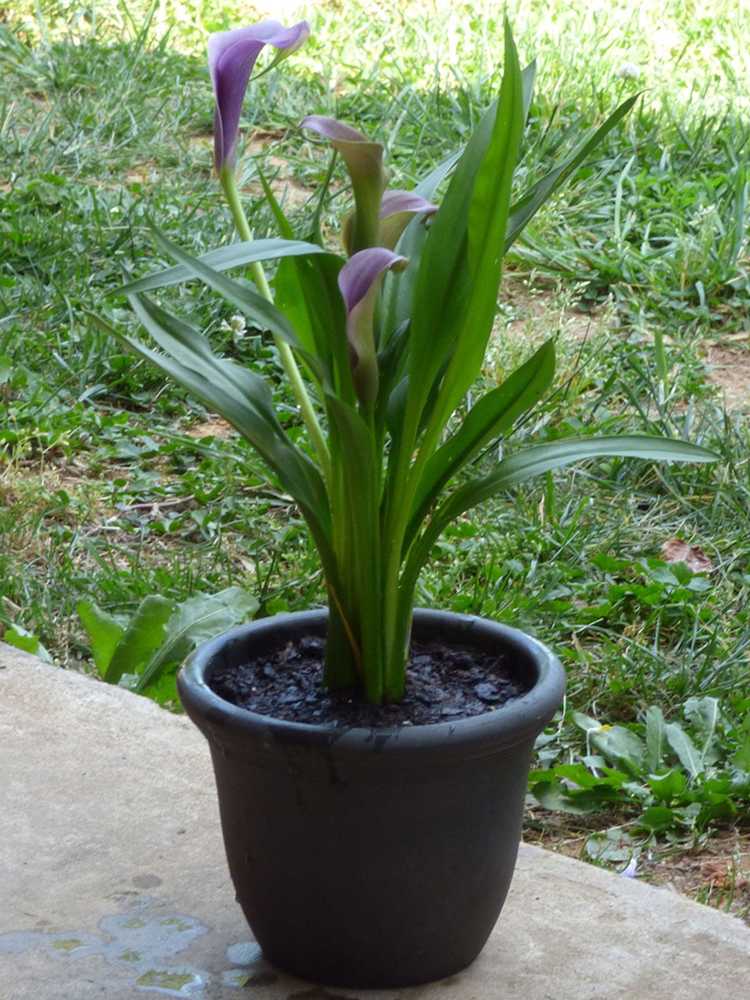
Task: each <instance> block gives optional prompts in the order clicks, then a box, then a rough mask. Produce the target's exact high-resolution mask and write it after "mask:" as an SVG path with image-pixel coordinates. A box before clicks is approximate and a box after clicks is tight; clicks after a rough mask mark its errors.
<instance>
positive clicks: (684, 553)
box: [661, 538, 716, 573]
mask: <svg viewBox="0 0 750 1000" xmlns="http://www.w3.org/2000/svg"><path fill="white" fill-rule="evenodd" d="M661 557H662V559H663V560H664V561H665V562H668V563H685V565H686V566H687V568H688V569H691V570H692V571H693V573H711V572H712V571H713V570H714V569H715V568H716V567H715V566H714V564H713V563H712V562H711V560H710V559H709V558H708V556H707V555H706V553H705V552H704V551H703V549H699V548H698V546H697V545H688V543H687V542H683V541H682V539H681V538H669V539H667V541H666V542H664V544H663V545H662V547H661Z"/></svg>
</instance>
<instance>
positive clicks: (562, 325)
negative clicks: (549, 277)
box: [503, 275, 611, 342]
mask: <svg viewBox="0 0 750 1000" xmlns="http://www.w3.org/2000/svg"><path fill="white" fill-rule="evenodd" d="M503 298H504V302H505V304H506V306H507V307H508V308H509V309H510V311H511V318H510V321H509V322H508V323H507V326H506V331H507V333H508V334H509V335H510V336H511V337H522V338H524V339H525V340H531V341H532V342H533V341H536V340H537V339H546V338H547V337H548V336H550V335H551V334H553V333H558V332H559V333H560V335H561V336H562V337H563V338H564V339H565V340H568V341H579V342H580V341H582V340H587V339H591V338H594V337H596V336H598V335H600V334H602V333H604V332H605V331H606V330H607V328H608V327H609V325H610V323H611V316H610V311H609V309H608V308H607V306H606V305H604V306H600V307H599V308H597V309H595V310H587V309H583V308H581V307H580V306H579V305H578V304H577V303H576V302H575V301H574V300H573V299H571V298H570V296H569V295H564V294H562V293H561V292H560V291H559V290H557V289H556V288H550V287H548V286H545V285H534V284H532V283H530V282H528V281H524V280H523V279H521V278H518V277H513V276H512V275H509V276H508V279H507V280H506V282H505V284H504V286H503Z"/></svg>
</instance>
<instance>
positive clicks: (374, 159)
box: [302, 115, 437, 254]
mask: <svg viewBox="0 0 750 1000" xmlns="http://www.w3.org/2000/svg"><path fill="white" fill-rule="evenodd" d="M302 128H309V129H311V130H312V131H313V132H317V133H318V135H322V136H323V137H324V138H326V139H329V140H330V142H331V145H332V146H333V148H334V149H335V150H336V151H337V152H339V153H340V154H341V156H342V157H343V159H344V162H345V163H346V167H347V170H348V171H349V176H350V177H351V179H352V187H353V189H354V202H355V212H354V214H353V215H350V216H349V217H348V218H347V219H345V220H344V226H343V233H342V238H343V243H344V247H345V248H346V251H347V253H348V254H355V253H358V252H359V251H361V250H365V249H366V248H367V247H372V246H383V247H387V248H388V249H390V250H392V249H393V248H394V247H395V245H396V243H397V242H398V238H399V236H400V235H401V233H402V232H403V231H404V229H405V228H406V226H407V224H408V223H409V221H410V219H411V217H412V215H414V214H416V213H419V212H422V213H425V214H428V213H430V214H431V213H432V212H436V211H437V205H433V204H432V202H429V201H427V200H426V199H425V198H422V197H420V195H418V194H415V193H414V192H412V191H399V190H393V191H384V189H385V183H386V173H385V170H384V169H383V147H382V145H381V144H380V143H379V142H371V141H370V140H369V139H368V138H367V136H365V135H363V134H362V133H361V132H358V131H357V129H355V128H352V127H351V125H345V124H344V122H340V121H337V120H336V119H335V118H325V117H323V116H322V115H308V117H307V118H305V119H304V120H303V122H302Z"/></svg>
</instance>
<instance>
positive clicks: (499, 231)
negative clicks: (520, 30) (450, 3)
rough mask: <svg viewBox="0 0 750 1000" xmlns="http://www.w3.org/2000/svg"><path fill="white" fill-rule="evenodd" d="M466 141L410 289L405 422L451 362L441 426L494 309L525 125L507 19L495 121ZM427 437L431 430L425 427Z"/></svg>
mask: <svg viewBox="0 0 750 1000" xmlns="http://www.w3.org/2000/svg"><path fill="white" fill-rule="evenodd" d="M488 124H489V125H490V126H491V127H490V132H489V134H487V132H486V128H487V125H485V123H484V122H482V123H480V126H479V128H478V129H477V131H476V132H475V133H474V135H473V136H472V138H471V140H470V141H469V143H468V145H467V147H466V150H465V151H464V154H463V156H462V157H461V160H460V161H459V164H458V166H457V167H456V171H455V173H454V175H453V178H452V180H451V184H450V186H449V188H448V191H447V193H446V196H445V198H444V200H443V203H442V205H441V206H440V211H439V212H438V213H437V215H436V216H435V218H434V220H433V222H432V224H431V226H430V230H429V236H428V239H427V242H426V243H425V247H424V250H423V253H422V256H421V260H420V265H419V273H418V276H417V279H416V284H415V288H414V304H413V310H412V331H411V355H410V361H409V376H410V380H409V387H410V397H409V406H408V412H409V413H410V415H409V423H410V425H413V426H416V424H417V422H418V418H419V416H420V414H421V411H422V407H423V406H424V403H425V400H426V399H427V396H428V394H429V391H430V389H431V387H432V383H433V381H434V379H435V376H436V375H437V373H438V372H439V371H440V369H441V367H442V365H443V364H444V363H445V362H446V361H449V365H448V369H447V371H446V374H445V377H444V379H443V385H442V387H441V390H440V395H439V398H438V402H437V404H436V407H435V412H434V414H433V417H432V421H431V423H433V422H434V424H435V426H437V425H439V426H440V427H442V426H444V424H445V421H446V419H447V415H449V414H450V412H452V410H453V409H454V408H455V405H456V403H457V402H458V400H459V399H460V398H461V396H462V395H463V393H464V392H465V391H466V388H467V387H468V386H469V385H470V384H471V383H472V382H473V381H474V379H475V377H476V375H477V373H478V370H479V367H480V365H481V362H482V359H483V357H484V353H485V348H486V344H487V338H488V337H489V333H490V329H491V327H492V322H493V319H494V316H495V311H496V308H497V292H498V287H499V284H500V275H501V272H502V258H503V252H504V245H505V227H506V223H507V219H508V208H509V204H510V188H511V181H512V177H513V171H514V169H515V166H516V162H517V159H518V152H519V149H520V142H521V133H522V130H523V86H522V79H521V70H520V66H519V65H518V55H517V53H516V48H515V43H514V42H513V36H512V34H511V32H510V27H509V26H508V23H507V21H506V26H505V61H504V71H503V81H502V85H501V88H500V97H499V100H498V104H497V113H496V115H495V117H494V121H492V122H491V123H488ZM428 435H429V431H428Z"/></svg>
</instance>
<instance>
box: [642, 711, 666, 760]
mask: <svg viewBox="0 0 750 1000" xmlns="http://www.w3.org/2000/svg"><path fill="white" fill-rule="evenodd" d="M665 725H666V724H665V722H664V714H663V713H662V710H661V709H660V708H659V707H658V705H651V707H650V708H649V709H648V710H647V711H646V748H647V753H646V764H647V766H648V769H649V772H650V773H651V774H656V772H657V771H658V770H659V768H660V767H661V762H662V758H663V756H664V741H665V739H666V734H665V731H664V729H665Z"/></svg>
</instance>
